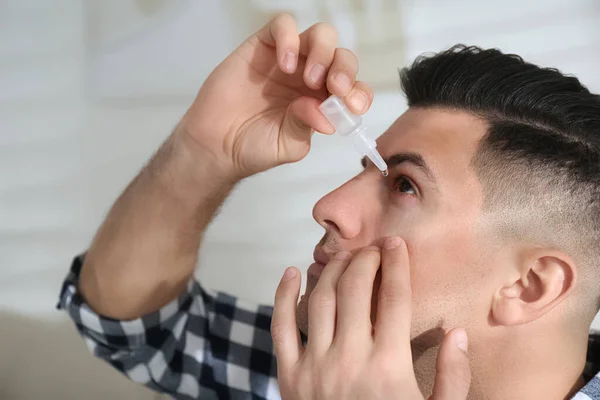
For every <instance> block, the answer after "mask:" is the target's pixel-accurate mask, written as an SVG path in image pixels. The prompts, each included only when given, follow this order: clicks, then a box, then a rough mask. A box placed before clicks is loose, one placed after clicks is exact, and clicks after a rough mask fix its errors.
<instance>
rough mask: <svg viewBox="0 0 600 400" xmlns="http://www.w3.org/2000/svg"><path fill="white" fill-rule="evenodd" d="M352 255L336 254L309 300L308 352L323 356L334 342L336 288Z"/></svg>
mask: <svg viewBox="0 0 600 400" xmlns="http://www.w3.org/2000/svg"><path fill="white" fill-rule="evenodd" d="M351 258H352V254H351V253H349V252H347V251H344V252H340V253H338V254H336V255H335V256H334V257H333V258H332V259H331V261H329V263H328V264H327V266H326V267H325V269H324V270H323V272H322V274H321V276H320V277H319V282H318V283H317V285H316V286H315V288H314V290H313V291H312V293H311V294H310V298H309V299H308V345H307V351H310V352H314V353H316V354H322V353H323V352H325V351H327V350H328V349H329V347H330V346H331V343H332V342H333V335H334V332H335V320H336V313H337V299H336V290H337V289H336V288H337V284H338V281H339V279H340V276H342V274H343V273H344V271H345V270H346V268H347V267H348V264H349V263H350V259H351Z"/></svg>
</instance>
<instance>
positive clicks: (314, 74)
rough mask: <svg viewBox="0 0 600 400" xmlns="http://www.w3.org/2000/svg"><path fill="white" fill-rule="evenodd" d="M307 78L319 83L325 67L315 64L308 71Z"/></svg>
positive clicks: (321, 81)
mask: <svg viewBox="0 0 600 400" xmlns="http://www.w3.org/2000/svg"><path fill="white" fill-rule="evenodd" d="M308 79H310V80H311V81H313V83H315V84H317V85H321V84H322V83H323V81H324V80H325V67H324V66H322V65H321V64H315V65H313V66H312V68H311V69H310V71H309V72H308Z"/></svg>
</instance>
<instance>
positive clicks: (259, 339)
mask: <svg viewBox="0 0 600 400" xmlns="http://www.w3.org/2000/svg"><path fill="white" fill-rule="evenodd" d="M82 264H83V256H79V257H77V258H75V260H74V261H73V264H72V267H71V270H70V272H69V274H68V275H67V278H66V280H65V282H64V284H63V287H62V290H61V293H60V300H59V304H58V308H62V309H64V310H66V311H67V313H68V314H69V316H70V317H71V318H72V319H73V321H74V322H75V325H76V326H77V329H78V330H79V333H80V334H81V335H82V336H83V338H84V339H85V341H86V343H87V345H88V347H89V348H90V350H91V351H92V352H93V353H94V355H95V356H96V357H99V358H101V359H103V360H105V361H106V362H108V363H109V364H111V365H112V366H113V367H115V368H116V369H117V370H119V371H120V372H121V373H123V374H124V375H126V376H127V377H128V378H129V379H131V380H133V381H135V382H138V383H141V384H143V385H145V386H147V387H149V388H151V389H153V390H156V391H159V392H162V393H166V394H169V395H171V396H172V397H174V398H175V399H186V400H189V399H253V400H254V399H256V400H258V399H280V398H281V397H280V395H279V389H278V386H277V364H276V360H275V354H274V352H273V344H272V342H271V335H270V332H269V328H270V325H271V315H272V312H273V308H272V307H271V306H258V305H251V304H248V303H245V302H242V301H241V300H239V299H236V298H235V297H232V296H229V295H227V294H224V293H220V292H216V293H215V292H210V291H208V290H206V289H203V288H202V287H201V286H200V285H199V284H198V282H196V281H194V280H192V281H190V283H189V284H188V286H187V290H186V291H185V292H184V293H183V294H181V295H180V296H179V298H177V299H175V300H173V301H172V302H171V303H169V304H167V305H166V306H164V307H163V308H162V309H160V310H159V311H156V312H154V313H151V314H149V315H146V316H144V317H142V318H138V319H135V320H132V321H118V320H114V319H110V318H106V317H102V316H100V315H98V314H96V313H94V312H93V311H92V310H91V309H90V308H89V307H88V306H87V305H86V304H85V302H84V301H83V298H82V297H81V296H80V295H79V294H78V292H77V281H78V279H79V273H80V271H81V266H82ZM587 361H588V362H587V364H586V369H585V372H584V378H585V380H586V382H587V384H586V386H585V387H584V388H583V389H582V390H581V391H580V392H579V393H577V394H576V395H575V396H574V397H573V399H575V400H600V374H599V373H598V371H600V335H597V334H592V335H590V341H589V348H588V360H587Z"/></svg>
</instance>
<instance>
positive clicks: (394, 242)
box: [383, 236, 402, 250]
mask: <svg viewBox="0 0 600 400" xmlns="http://www.w3.org/2000/svg"><path fill="white" fill-rule="evenodd" d="M401 242H402V239H400V238H399V237H398V236H392V237H389V238H387V239H385V243H384V244H383V248H384V249H386V250H392V249H395V248H396V247H398V246H400V243H401Z"/></svg>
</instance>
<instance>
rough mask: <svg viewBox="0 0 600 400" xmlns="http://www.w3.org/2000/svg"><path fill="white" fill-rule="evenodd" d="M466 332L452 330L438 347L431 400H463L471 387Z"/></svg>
mask: <svg viewBox="0 0 600 400" xmlns="http://www.w3.org/2000/svg"><path fill="white" fill-rule="evenodd" d="M467 350H468V339H467V332H466V331H465V330H464V329H453V330H451V331H450V332H448V334H446V336H445V337H444V340H443V342H442V346H441V347H440V351H439V353H438V358H437V363H436V375H435V383H434V386H433V395H432V396H431V398H430V399H431V400H465V399H466V398H467V396H468V394H469V387H470V386H471V368H470V367H469V356H468V354H467Z"/></svg>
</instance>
